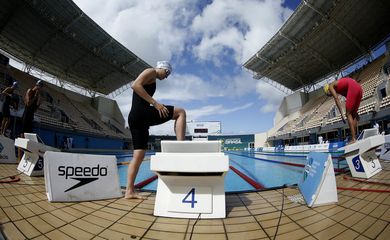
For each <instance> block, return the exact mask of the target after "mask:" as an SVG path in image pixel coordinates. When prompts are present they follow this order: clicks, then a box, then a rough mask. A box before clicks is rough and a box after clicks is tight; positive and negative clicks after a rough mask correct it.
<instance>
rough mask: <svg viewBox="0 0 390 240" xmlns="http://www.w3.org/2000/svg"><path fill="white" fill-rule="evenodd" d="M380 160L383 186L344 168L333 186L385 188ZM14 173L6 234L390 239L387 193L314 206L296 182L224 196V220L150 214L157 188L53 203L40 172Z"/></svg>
mask: <svg viewBox="0 0 390 240" xmlns="http://www.w3.org/2000/svg"><path fill="white" fill-rule="evenodd" d="M381 164H382V167H383V168H384V170H383V171H382V172H380V173H379V174H377V175H376V176H374V177H373V178H371V179H370V181H378V182H382V183H386V184H382V185H379V184H368V183H360V182H356V181H352V180H348V179H344V176H349V174H348V173H347V174H340V175H338V176H337V178H336V179H337V186H338V187H347V188H366V189H377V190H387V191H389V190H390V172H389V171H390V163H389V162H383V161H382V162H381ZM15 174H18V172H17V170H16V165H15V164H2V165H0V178H2V177H6V176H10V175H15ZM19 177H20V178H21V180H20V181H18V182H14V183H2V184H0V193H1V194H0V207H1V209H0V223H1V231H2V234H3V238H4V239H11V240H14V239H56V240H57V239H212V240H217V239H239V240H244V239H274V238H275V233H276V231H277V235H276V239H280V240H281V239H288V240H294V239H343V240H344V239H390V225H389V222H390V194H389V192H368V191H351V190H344V191H340V190H339V191H338V197H339V202H338V204H333V205H328V206H322V207H315V208H309V207H307V206H306V204H304V203H301V202H300V201H299V191H298V189H296V188H285V189H278V190H270V191H262V192H253V193H244V194H229V195H227V196H226V204H227V218H226V219H214V220H198V221H196V220H194V219H191V220H190V219H173V218H163V217H155V216H153V208H154V200H155V194H154V193H145V194H146V195H148V196H149V197H148V199H147V200H125V199H122V198H121V199H111V200H104V201H91V202H80V203H50V202H48V201H47V198H46V194H45V185H44V179H43V177H28V176H25V175H19ZM283 194H284V197H283ZM283 202H284V203H283ZM282 207H283V214H282V216H281V219H280V223H279V216H280V213H281V211H280V210H281V209H282ZM278 223H279V228H278V230H277V226H278ZM194 225H195V226H194ZM1 238H2V237H1V235H0V239H1Z"/></svg>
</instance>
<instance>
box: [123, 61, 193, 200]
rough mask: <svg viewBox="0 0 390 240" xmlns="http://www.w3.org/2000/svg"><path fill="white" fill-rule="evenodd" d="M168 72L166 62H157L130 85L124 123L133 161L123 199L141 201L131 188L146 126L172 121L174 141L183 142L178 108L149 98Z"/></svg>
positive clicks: (142, 152)
mask: <svg viewBox="0 0 390 240" xmlns="http://www.w3.org/2000/svg"><path fill="white" fill-rule="evenodd" d="M171 72H172V67H171V64H170V63H169V62H167V61H160V62H157V66H156V67H155V68H148V69H145V70H144V71H143V72H142V73H141V74H140V75H139V76H138V77H137V79H136V80H135V81H134V82H133V83H132V86H131V88H132V89H133V90H134V92H133V101H132V106H131V111H130V113H129V118H128V123H129V127H130V132H131V135H132V138H133V145H134V152H133V159H132V160H131V161H130V163H129V168H128V174H127V188H126V193H125V198H126V199H130V198H139V199H145V198H144V197H143V196H141V195H138V194H137V193H136V192H135V189H134V181H135V178H136V176H137V173H138V169H139V166H140V165H141V163H142V161H143V159H144V157H145V150H146V149H147V144H148V138H149V127H150V126H154V125H159V124H162V123H165V122H167V121H169V120H171V119H172V120H175V127H174V128H175V133H176V138H177V140H184V139H185V129H186V112H185V110H184V109H182V108H178V107H174V106H169V105H164V104H161V103H159V102H157V101H156V100H155V99H154V98H153V94H154V92H155V91H156V80H157V79H158V80H164V79H166V78H167V77H168V76H169V74H171Z"/></svg>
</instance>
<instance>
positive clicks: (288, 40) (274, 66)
mask: <svg viewBox="0 0 390 240" xmlns="http://www.w3.org/2000/svg"><path fill="white" fill-rule="evenodd" d="M389 12H390V2H389V1H369V0H363V1H354V0H339V1H327V0H316V1H314V0H306V1H302V2H301V3H300V5H299V6H298V7H297V9H296V10H295V12H294V13H293V14H292V15H291V17H290V18H289V19H288V21H287V22H286V23H285V24H284V25H283V26H282V28H281V29H280V30H279V31H278V32H277V33H276V34H275V35H274V36H273V37H272V38H271V39H270V40H269V41H268V42H267V43H266V44H265V45H264V46H263V47H262V48H261V49H260V50H259V51H258V52H257V53H256V54H255V55H254V56H252V57H251V58H250V59H249V60H248V61H247V62H245V63H244V67H245V68H246V69H248V70H249V71H250V72H252V73H253V77H254V78H255V79H259V80H263V81H265V82H268V83H270V84H272V85H273V86H276V87H277V88H278V89H280V90H281V91H283V92H285V93H287V94H288V95H287V96H286V97H285V98H284V99H283V101H282V103H281V105H280V107H279V109H278V111H277V113H276V116H275V119H274V128H273V129H271V130H269V131H268V132H265V133H259V134H256V136H255V147H262V146H277V145H297V144H314V143H318V142H317V139H318V136H322V137H323V139H325V140H327V141H330V142H331V141H343V140H344V139H345V138H346V136H347V135H348V126H347V125H346V124H344V123H343V122H342V121H341V117H340V113H339V112H338V110H337V108H336V107H335V104H334V101H333V99H332V98H327V97H326V96H325V95H324V93H323V91H322V86H323V85H324V83H326V82H330V81H333V80H335V78H338V77H341V76H350V77H352V78H354V79H356V80H357V81H358V82H359V83H360V84H361V85H362V88H363V92H364V95H363V99H362V102H361V104H360V107H359V110H358V113H359V115H360V121H359V126H358V130H359V131H361V130H362V129H365V128H368V127H371V126H372V125H373V124H374V123H378V124H379V126H380V128H381V130H382V131H385V132H386V133H388V132H389V130H390V97H389V94H390V85H389V80H388V78H387V77H386V76H385V74H384V73H383V70H382V68H383V66H384V64H385V63H386V62H388V61H389V60H390V56H389V52H390V43H389V41H390V38H389V36H390V18H389ZM383 49H385V50H383ZM344 105H345V104H344ZM344 110H345V109H344Z"/></svg>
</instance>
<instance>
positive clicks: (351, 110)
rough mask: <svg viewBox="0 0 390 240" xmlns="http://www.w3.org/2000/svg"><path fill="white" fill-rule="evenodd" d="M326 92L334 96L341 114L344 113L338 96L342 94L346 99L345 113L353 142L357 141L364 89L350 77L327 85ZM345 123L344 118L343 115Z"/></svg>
mask: <svg viewBox="0 0 390 240" xmlns="http://www.w3.org/2000/svg"><path fill="white" fill-rule="evenodd" d="M324 91H325V93H326V95H328V96H333V98H334V100H335V102H336V105H337V108H338V109H339V112H340V113H342V112H343V111H342V108H341V104H340V101H339V99H338V97H337V94H340V95H342V96H344V97H345V98H346V102H345V111H346V116H347V121H348V125H349V129H350V130H351V141H350V142H349V143H354V142H355V141H356V128H357V124H358V121H359V115H358V109H359V106H360V102H361V100H362V97H363V89H362V87H361V86H360V84H359V83H358V82H356V81H355V80H354V79H352V78H349V77H344V78H340V79H339V80H337V81H334V82H332V83H330V84H325V86H324ZM341 119H342V120H343V122H345V120H344V116H343V114H341Z"/></svg>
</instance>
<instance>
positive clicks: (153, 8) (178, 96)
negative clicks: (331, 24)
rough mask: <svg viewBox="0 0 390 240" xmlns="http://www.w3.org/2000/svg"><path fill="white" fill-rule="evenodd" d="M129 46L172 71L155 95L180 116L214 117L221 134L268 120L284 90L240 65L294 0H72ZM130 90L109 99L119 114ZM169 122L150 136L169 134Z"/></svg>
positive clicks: (260, 127)
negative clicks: (181, 110) (179, 109)
mask: <svg viewBox="0 0 390 240" xmlns="http://www.w3.org/2000/svg"><path fill="white" fill-rule="evenodd" d="M74 2H75V3H76V4H77V5H78V6H79V7H80V8H81V9H82V10H83V11H84V12H85V13H86V14H87V15H88V16H89V17H90V18H92V19H93V20H94V21H95V22H96V23H97V24H99V25H100V26H101V27H102V28H103V29H104V30H106V31H107V32H108V33H109V34H110V35H111V36H113V37H114V38H115V39H116V40H117V41H119V42H120V43H122V44H123V45H124V46H125V47H127V48H128V49H129V50H130V51H132V52H134V53H135V54H136V55H137V56H139V57H140V58H142V59H143V60H145V61H146V62H147V63H149V64H150V65H152V66H155V64H156V61H158V60H169V61H170V62H171V63H172V65H173V68H174V70H173V73H172V74H171V76H170V77H169V78H168V79H166V80H164V81H158V83H157V91H156V94H155V99H157V101H159V102H161V103H163V104H169V105H174V106H178V107H182V108H184V109H186V111H187V116H188V120H194V121H221V125H222V133H223V134H244V133H259V132H264V131H267V130H268V129H270V128H271V127H272V126H273V119H274V116H275V111H276V110H277V108H278V106H279V104H280V101H281V99H282V98H283V96H284V94H283V93H282V92H280V91H279V90H277V89H275V88H273V87H272V86H270V85H268V84H266V83H264V82H261V81H258V80H255V79H253V78H252V74H251V73H250V72H249V71H247V70H246V69H244V68H243V67H242V64H243V63H244V62H245V61H247V60H248V59H249V58H250V57H251V56H253V55H254V54H255V53H256V52H257V51H258V50H259V49H260V48H261V47H262V46H263V45H264V44H265V43H266V42H267V41H268V40H269V39H270V38H271V37H272V36H273V35H274V34H275V33H276V32H277V31H278V30H279V28H280V27H281V26H282V25H283V23H284V22H285V21H286V20H287V19H288V17H289V16H290V15H291V14H292V13H293V10H294V9H295V8H296V7H297V6H298V4H299V2H300V1H299V0H291V1H290V0H286V1H282V0H262V1H256V0H214V1H211V0H200V1H188V0H164V1H155V0H143V1H140V0H137V1H130V0H110V1H106V0H94V1H90V0H75V1H74ZM131 98H132V90H131V89H129V90H127V91H125V92H123V93H122V94H120V95H119V96H116V97H115V98H114V99H115V100H116V101H117V102H118V104H119V106H120V108H121V111H122V113H123V115H124V117H125V119H127V115H128V113H129V111H130V108H131ZM172 129H173V121H170V122H169V123H167V124H164V125H160V126H157V127H152V128H151V129H150V132H151V134H173V130H172Z"/></svg>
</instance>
